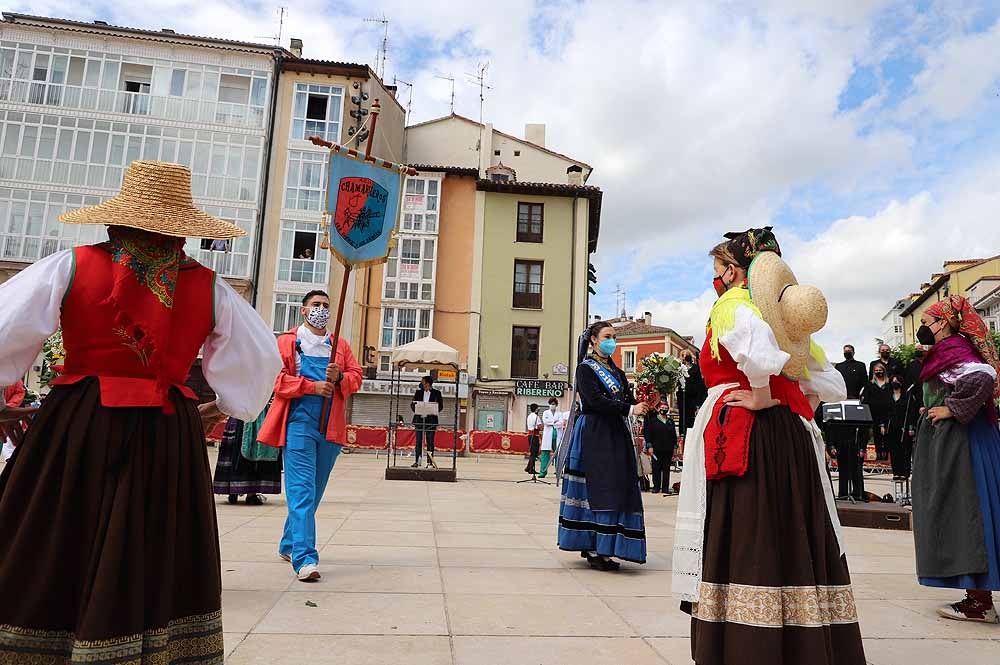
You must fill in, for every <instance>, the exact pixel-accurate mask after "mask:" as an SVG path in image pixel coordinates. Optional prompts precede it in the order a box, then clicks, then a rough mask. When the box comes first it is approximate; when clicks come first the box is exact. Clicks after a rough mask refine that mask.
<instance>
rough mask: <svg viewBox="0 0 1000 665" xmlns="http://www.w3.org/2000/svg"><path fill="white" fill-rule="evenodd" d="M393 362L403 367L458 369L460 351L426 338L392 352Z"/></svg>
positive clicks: (431, 338)
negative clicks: (423, 366)
mask: <svg viewBox="0 0 1000 665" xmlns="http://www.w3.org/2000/svg"><path fill="white" fill-rule="evenodd" d="M390 359H391V362H392V364H393V365H395V366H396V367H402V366H403V365H448V366H450V367H456V368H457V367H458V351H456V350H455V349H453V348H451V347H450V346H448V345H447V344H444V343H442V342H439V341H437V340H436V339H434V338H433V337H424V338H423V339H418V340H416V341H414V342H410V343H409V344H404V345H403V346H400V347H398V348H397V349H395V350H394V351H393V352H392V355H391V356H390Z"/></svg>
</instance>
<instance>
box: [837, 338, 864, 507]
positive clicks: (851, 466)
mask: <svg viewBox="0 0 1000 665" xmlns="http://www.w3.org/2000/svg"><path fill="white" fill-rule="evenodd" d="M835 367H836V368H837V371H838V372H840V374H841V376H843V377H844V383H845V384H846V385H847V399H850V400H858V399H861V393H862V391H863V390H864V388H865V386H866V385H868V371H867V370H866V369H865V364H864V363H863V362H861V361H859V360H855V359H854V346H853V345H851V344H847V345H846V346H844V362H842V363H837V364H836V365H835ZM829 434H830V443H831V445H832V447H833V448H834V449H835V450H836V455H837V472H838V474H839V476H840V491H839V492H838V496H837V498H839V499H846V498H847V497H849V496H853V497H854V498H855V499H856V500H858V501H864V496H865V480H864V470H863V469H862V462H861V457H862V455H863V454H864V451H865V448H866V447H867V446H868V428H867V427H850V426H845V425H839V426H838V425H830V426H829Z"/></svg>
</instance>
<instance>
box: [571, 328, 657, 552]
mask: <svg viewBox="0 0 1000 665" xmlns="http://www.w3.org/2000/svg"><path fill="white" fill-rule="evenodd" d="M615 347H616V340H615V331H614V328H613V327H612V326H611V324H610V323H607V322H604V321H600V322H597V323H595V324H593V325H592V326H591V327H590V328H588V329H587V331H586V332H585V333H584V335H583V336H581V338H580V344H579V349H578V355H579V359H580V363H579V365H578V366H577V368H576V390H575V393H576V395H578V396H579V399H580V403H579V406H578V409H579V412H578V414H577V417H576V418H575V422H574V423H573V424H572V430H571V431H572V434H571V435H570V440H569V444H568V445H564V446H560V448H561V450H560V454H559V458H560V460H559V465H560V466H559V470H560V472H561V473H562V478H563V484H562V500H561V502H560V504H559V549H561V550H566V551H569V552H580V556H581V557H583V558H585V559H587V561H588V562H589V563H590V565H591V567H593V568H596V569H598V570H604V571H611V570H617V569H618V568H619V567H620V564H619V563H618V562H617V561H614V560H613V559H615V558H617V559H622V560H624V561H632V562H634V563H640V564H641V563H645V562H646V530H645V525H644V523H643V516H642V495H641V494H640V492H639V478H638V473H637V467H636V453H635V446H634V445H633V442H632V434H631V432H630V430H629V428H628V424H627V418H628V417H629V416H630V415H635V416H643V415H645V414H646V412H647V411H648V410H649V405H648V404H645V403H643V404H637V403H636V400H635V397H634V396H633V394H632V389H631V387H630V386H629V383H628V379H627V378H626V376H625V373H624V372H623V371H622V370H621V369H619V368H618V367H617V366H616V365H615V364H614V361H613V360H612V359H611V356H612V355H613V354H614V352H615ZM589 348H592V349H593V350H592V352H591V353H590V354H589V355H588V354H587V350H588V349H589ZM563 448H564V449H565V452H563V450H562V449H563Z"/></svg>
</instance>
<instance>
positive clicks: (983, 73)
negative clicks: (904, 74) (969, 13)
mask: <svg viewBox="0 0 1000 665" xmlns="http://www.w3.org/2000/svg"><path fill="white" fill-rule="evenodd" d="M998 52H1000V22H997V23H995V24H994V25H993V27H992V28H991V29H989V30H987V31H985V32H979V33H973V34H960V35H957V36H955V37H953V38H951V39H949V40H947V41H945V42H944V43H943V44H942V45H941V46H940V47H939V48H937V49H936V50H934V51H933V52H931V53H930V54H929V55H928V57H927V63H926V67H925V68H924V70H923V71H921V72H920V73H919V74H918V75H917V76H916V78H915V79H914V82H913V84H914V89H915V94H914V96H913V97H912V98H911V99H910V100H909V101H908V102H907V104H906V106H905V108H904V111H905V112H906V113H908V114H910V115H916V114H918V113H922V112H925V111H927V112H930V113H932V114H933V115H934V116H935V117H937V118H939V119H941V120H956V119H958V118H960V117H961V116H963V115H964V114H965V113H966V112H968V111H969V110H970V109H971V108H972V107H973V106H975V105H976V104H977V103H978V102H979V101H980V100H981V99H982V98H983V97H984V95H986V94H987V93H988V92H990V91H991V90H993V91H994V92H996V88H997V85H998V79H1000V58H997V57H994V56H995V54H996V53H998Z"/></svg>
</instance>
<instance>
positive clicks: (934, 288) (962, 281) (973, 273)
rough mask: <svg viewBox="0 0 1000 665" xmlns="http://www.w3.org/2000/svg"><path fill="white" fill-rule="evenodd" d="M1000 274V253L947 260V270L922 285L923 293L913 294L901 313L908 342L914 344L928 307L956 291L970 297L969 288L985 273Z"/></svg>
mask: <svg viewBox="0 0 1000 665" xmlns="http://www.w3.org/2000/svg"><path fill="white" fill-rule="evenodd" d="M993 275H1000V256H994V257H992V258H989V259H971V260H963V261H946V262H945V264H944V271H943V272H941V273H938V274H935V275H932V276H931V281H930V282H929V283H927V284H924V285H923V286H922V287H921V292H920V295H918V296H915V297H913V299H912V301H911V302H910V303H909V305H907V307H906V309H904V310H903V311H902V312H901V314H900V317H901V319H902V322H903V338H904V341H905V343H907V344H914V343H916V338H917V328H919V327H920V317H921V316H923V313H924V312H925V311H927V308H928V307H930V306H931V305H933V304H934V303H936V302H939V301H941V300H944V299H945V298H947V297H948V296H950V295H952V294H958V295H961V296H965V297H969V296H970V293H969V290H970V289H971V288H972V287H974V286H975V285H976V283H977V282H979V281H980V280H982V279H983V278H984V277H990V276H993Z"/></svg>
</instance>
